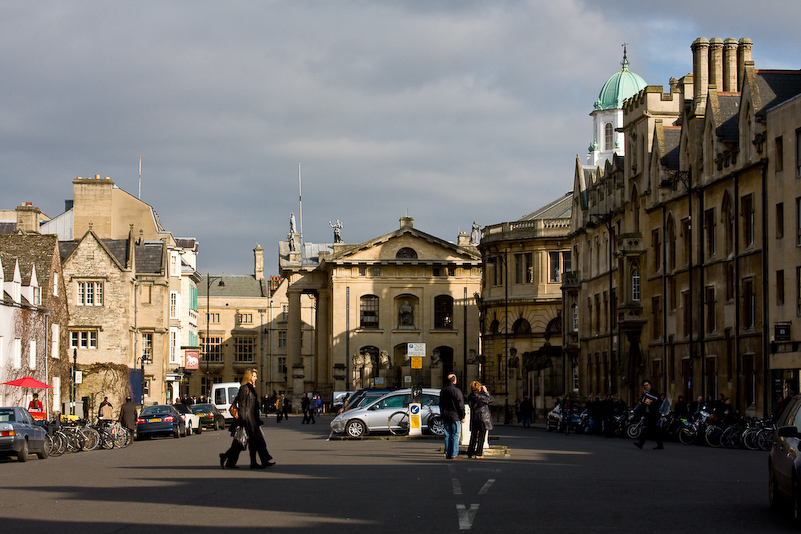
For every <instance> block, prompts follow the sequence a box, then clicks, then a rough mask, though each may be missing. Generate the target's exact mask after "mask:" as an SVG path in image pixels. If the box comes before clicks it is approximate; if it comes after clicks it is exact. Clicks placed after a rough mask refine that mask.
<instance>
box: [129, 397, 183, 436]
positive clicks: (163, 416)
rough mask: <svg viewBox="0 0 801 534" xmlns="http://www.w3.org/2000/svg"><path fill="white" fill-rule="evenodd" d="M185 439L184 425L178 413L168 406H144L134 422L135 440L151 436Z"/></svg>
mask: <svg viewBox="0 0 801 534" xmlns="http://www.w3.org/2000/svg"><path fill="white" fill-rule="evenodd" d="M164 435H167V436H172V437H174V438H183V437H186V423H185V422H184V418H183V417H182V416H181V414H180V413H178V411H177V410H176V409H175V408H174V407H173V406H171V405H169V404H161V405H158V404H157V405H154V406H145V407H144V408H142V411H141V412H140V413H139V418H138V419H137V420H136V438H137V439H144V438H150V437H153V436H164Z"/></svg>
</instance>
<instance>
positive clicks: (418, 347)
mask: <svg viewBox="0 0 801 534" xmlns="http://www.w3.org/2000/svg"><path fill="white" fill-rule="evenodd" d="M406 355H407V356H409V357H411V358H424V357H425V355H426V344H425V343H407V344H406Z"/></svg>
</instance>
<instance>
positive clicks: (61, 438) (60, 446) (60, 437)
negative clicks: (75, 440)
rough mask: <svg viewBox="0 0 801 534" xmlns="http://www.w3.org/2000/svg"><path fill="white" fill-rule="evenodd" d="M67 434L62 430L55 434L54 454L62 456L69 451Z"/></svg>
mask: <svg viewBox="0 0 801 534" xmlns="http://www.w3.org/2000/svg"><path fill="white" fill-rule="evenodd" d="M67 441H68V440H67V436H66V435H65V434H64V432H62V431H60V430H59V431H58V432H56V433H55V434H53V453H52V455H53V456H61V455H62V454H64V453H65V452H67Z"/></svg>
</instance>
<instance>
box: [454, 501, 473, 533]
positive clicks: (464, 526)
mask: <svg viewBox="0 0 801 534" xmlns="http://www.w3.org/2000/svg"><path fill="white" fill-rule="evenodd" d="M476 512H478V505H477V504H471V505H470V509H469V510H468V509H466V508H465V505H464V504H457V505H456V513H457V514H458V515H459V530H470V529H471V528H472V527H473V519H475V517H476Z"/></svg>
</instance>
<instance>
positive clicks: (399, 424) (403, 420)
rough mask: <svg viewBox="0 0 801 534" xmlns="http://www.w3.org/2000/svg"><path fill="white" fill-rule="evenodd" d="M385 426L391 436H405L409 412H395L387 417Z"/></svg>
mask: <svg viewBox="0 0 801 534" xmlns="http://www.w3.org/2000/svg"><path fill="white" fill-rule="evenodd" d="M387 426H388V427H389V431H390V432H391V433H392V435H393V436H405V435H406V434H408V433H409V414H408V413H406V412H395V413H393V414H392V415H390V416H389V419H387Z"/></svg>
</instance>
